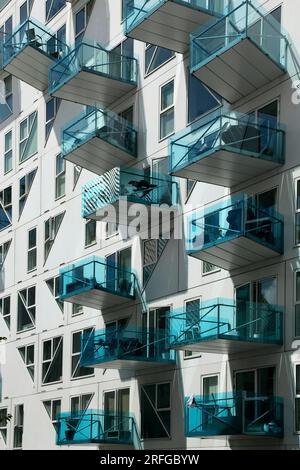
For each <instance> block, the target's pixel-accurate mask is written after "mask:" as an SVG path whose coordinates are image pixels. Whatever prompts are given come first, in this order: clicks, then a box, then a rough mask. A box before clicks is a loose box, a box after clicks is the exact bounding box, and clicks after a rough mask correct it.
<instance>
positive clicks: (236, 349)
mask: <svg viewBox="0 0 300 470" xmlns="http://www.w3.org/2000/svg"><path fill="white" fill-rule="evenodd" d="M279 347H280V345H279V344H278V343H262V342H260V341H258V340H256V341H255V340H253V341H242V340H239V339H238V335H237V336H236V338H233V337H232V336H231V337H230V338H228V337H227V338H226V335H220V336H219V337H216V338H211V339H207V340H202V341H199V342H198V343H192V344H187V343H185V344H178V345H176V344H174V345H172V348H174V349H176V350H178V351H192V352H199V353H211V354H228V355H230V354H237V353H243V352H246V351H247V352H248V351H249V352H251V351H253V352H255V351H258V350H259V351H262V352H264V351H266V352H268V351H271V350H274V349H278V348H279Z"/></svg>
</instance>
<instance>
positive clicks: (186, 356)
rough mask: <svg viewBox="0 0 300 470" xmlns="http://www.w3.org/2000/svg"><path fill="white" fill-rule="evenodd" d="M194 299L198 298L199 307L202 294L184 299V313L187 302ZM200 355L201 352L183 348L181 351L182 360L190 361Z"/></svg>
mask: <svg viewBox="0 0 300 470" xmlns="http://www.w3.org/2000/svg"><path fill="white" fill-rule="evenodd" d="M196 300H199V306H200V308H201V304H202V296H201V295H200V296H199V295H198V296H196V297H192V298H190V299H185V300H184V310H185V313H186V314H187V313H188V312H187V310H186V306H187V304H188V303H189V302H195V301H196ZM200 357H202V354H201V352H198V351H189V350H185V351H184V352H183V359H184V361H190V360H192V359H197V358H198V359H199V358H200Z"/></svg>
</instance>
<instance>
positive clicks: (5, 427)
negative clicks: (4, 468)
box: [0, 406, 9, 446]
mask: <svg viewBox="0 0 300 470" xmlns="http://www.w3.org/2000/svg"><path fill="white" fill-rule="evenodd" d="M1 411H2V412H3V411H4V414H5V418H4V419H5V422H4V425H3V424H1V421H0V436H2V439H3V441H4V444H5V445H6V446H7V438H8V423H9V420H8V417H9V413H8V407H7V406H1V407H0V412H1ZM1 431H4V432H5V437H3V434H2V432H1Z"/></svg>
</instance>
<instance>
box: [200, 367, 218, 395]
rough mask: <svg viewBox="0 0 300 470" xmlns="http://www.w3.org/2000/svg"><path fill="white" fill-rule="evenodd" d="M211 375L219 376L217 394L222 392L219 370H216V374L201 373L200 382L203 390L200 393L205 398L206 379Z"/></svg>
mask: <svg viewBox="0 0 300 470" xmlns="http://www.w3.org/2000/svg"><path fill="white" fill-rule="evenodd" d="M211 377H217V380H218V385H217V394H219V393H220V373H219V372H216V373H215V374H203V375H201V377H200V380H201V381H200V384H201V390H200V395H202V397H203V398H204V397H205V395H204V386H203V385H204V380H205V379H210V378H211Z"/></svg>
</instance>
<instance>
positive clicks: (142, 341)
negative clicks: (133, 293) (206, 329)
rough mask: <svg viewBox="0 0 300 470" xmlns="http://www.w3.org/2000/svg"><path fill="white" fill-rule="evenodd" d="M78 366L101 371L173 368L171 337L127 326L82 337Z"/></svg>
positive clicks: (163, 333)
mask: <svg viewBox="0 0 300 470" xmlns="http://www.w3.org/2000/svg"><path fill="white" fill-rule="evenodd" d="M81 344H82V346H81V351H82V352H81V360H80V364H81V365H82V366H85V367H93V368H95V367H98V368H100V369H116V370H121V369H131V370H137V369H144V368H145V367H147V366H149V367H154V366H159V367H162V366H164V365H168V366H169V365H170V364H175V351H170V349H169V345H170V337H169V335H167V332H166V331H165V330H158V329H156V330H147V329H145V328H138V327H135V326H128V327H126V328H124V329H118V330H109V329H107V330H101V331H97V332H95V333H94V334H92V335H91V334H84V335H83V337H82V343H81Z"/></svg>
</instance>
